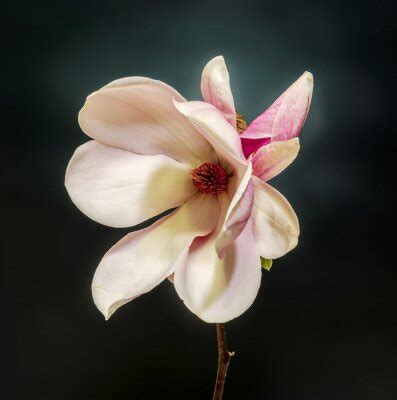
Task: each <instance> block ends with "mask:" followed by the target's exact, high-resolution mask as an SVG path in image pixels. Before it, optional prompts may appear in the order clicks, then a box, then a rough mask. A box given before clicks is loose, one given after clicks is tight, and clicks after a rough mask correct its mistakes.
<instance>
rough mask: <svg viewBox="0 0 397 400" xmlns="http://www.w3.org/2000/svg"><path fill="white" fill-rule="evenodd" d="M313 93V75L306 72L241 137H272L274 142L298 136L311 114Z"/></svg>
mask: <svg viewBox="0 0 397 400" xmlns="http://www.w3.org/2000/svg"><path fill="white" fill-rule="evenodd" d="M312 92H313V75H312V74H311V73H310V72H305V73H304V74H303V75H302V76H301V77H300V78H299V79H298V80H297V81H296V82H295V83H293V84H292V85H291V86H290V87H289V88H288V89H287V90H286V91H285V92H284V93H283V94H282V95H281V96H280V97H279V98H278V99H277V100H276V101H275V102H274V103H273V104H272V105H271V106H270V107H269V108H268V109H267V110H266V111H265V112H264V113H263V114H261V115H260V116H259V117H257V118H256V119H255V120H254V121H253V122H252V123H251V124H250V125H249V126H248V128H247V129H246V130H245V131H244V132H243V133H242V135H241V136H242V137H243V138H251V139H259V138H266V137H270V138H271V140H272V141H274V140H277V141H282V140H288V139H291V138H293V137H296V136H298V135H299V133H300V131H301V129H302V127H303V124H304V123H305V120H306V116H307V113H308V112H309V107H310V102H311V99H312ZM259 147H260V146H259V145H258V147H257V148H259Z"/></svg>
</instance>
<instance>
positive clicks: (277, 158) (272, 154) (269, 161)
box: [252, 138, 300, 182]
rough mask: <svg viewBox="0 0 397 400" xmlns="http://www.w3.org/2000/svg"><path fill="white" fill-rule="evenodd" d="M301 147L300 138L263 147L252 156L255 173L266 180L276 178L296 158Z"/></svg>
mask: <svg viewBox="0 0 397 400" xmlns="http://www.w3.org/2000/svg"><path fill="white" fill-rule="evenodd" d="M299 147H300V146H299V139H298V138H293V139H290V140H286V141H284V142H271V143H269V144H268V145H266V146H263V147H261V148H260V149H259V150H258V151H257V152H256V153H255V155H254V156H253V158H252V166H253V169H254V172H253V173H254V175H255V176H257V177H258V178H260V179H262V180H263V181H265V182H266V181H268V180H269V179H271V178H274V177H275V176H276V175H278V174H279V173H280V172H282V171H283V170H284V169H285V168H287V167H288V165H290V164H291V163H292V161H294V160H295V158H296V156H297V155H298V152H299Z"/></svg>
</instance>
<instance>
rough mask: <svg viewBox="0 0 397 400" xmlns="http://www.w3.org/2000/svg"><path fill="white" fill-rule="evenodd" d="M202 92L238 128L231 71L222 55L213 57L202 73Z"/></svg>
mask: <svg viewBox="0 0 397 400" xmlns="http://www.w3.org/2000/svg"><path fill="white" fill-rule="evenodd" d="M201 93H202V95H203V99H204V101H205V102H207V103H210V104H212V105H213V106H215V107H216V108H217V109H218V110H219V111H221V112H222V113H223V115H224V117H225V118H226V119H227V121H228V122H229V123H230V124H231V125H232V126H233V127H234V128H236V110H235V109H234V100H233V95H232V90H231V89H230V81H229V73H228V71H227V68H226V64H225V60H224V58H223V57H222V56H218V57H215V58H213V59H212V60H211V61H210V62H209V63H208V64H207V65H206V66H205V67H204V70H203V73H202V75H201Z"/></svg>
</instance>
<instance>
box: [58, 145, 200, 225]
mask: <svg viewBox="0 0 397 400" xmlns="http://www.w3.org/2000/svg"><path fill="white" fill-rule="evenodd" d="M65 186H66V188H67V190H68V193H69V195H70V197H71V199H72V201H73V203H74V204H75V205H76V206H77V207H78V208H79V209H80V210H81V211H82V212H83V213H84V214H86V215H87V216H88V217H90V218H91V219H93V220H94V221H97V222H99V223H101V224H104V225H108V226H112V227H116V228H122V227H127V226H133V225H136V224H139V223H140V222H142V221H145V220H146V219H148V218H151V217H154V216H156V215H158V214H160V213H162V212H163V211H166V210H169V209H170V208H174V207H177V206H179V205H181V204H183V203H184V202H185V201H186V200H187V199H189V197H191V196H192V195H193V194H194V193H195V192H196V188H195V187H194V185H193V183H192V179H191V175H190V169H189V168H187V167H185V166H184V165H183V164H182V163H180V162H178V161H175V160H173V159H172V158H169V157H167V156H163V155H160V154H159V155H141V154H134V153H131V152H129V151H125V150H121V149H117V148H115V147H110V146H106V145H104V144H101V143H98V142H96V141H94V140H92V141H90V142H88V143H85V144H83V145H82V146H80V147H79V148H78V149H77V150H76V151H75V153H74V155H73V157H72V159H71V160H70V162H69V165H68V168H67V170H66V177H65Z"/></svg>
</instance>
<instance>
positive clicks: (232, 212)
mask: <svg viewBox="0 0 397 400" xmlns="http://www.w3.org/2000/svg"><path fill="white" fill-rule="evenodd" d="M251 177H252V166H251V163H249V164H248V166H247V170H246V172H245V174H244V176H243V177H242V179H241V181H240V184H239V185H238V187H237V189H236V190H235V191H234V192H232V193H230V194H229V199H230V198H231V201H229V202H223V204H224V205H225V206H228V207H227V211H226V214H225V219H224V222H223V225H222V226H221V228H220V232H219V234H218V237H217V239H216V243H215V247H216V251H217V252H218V255H219V257H221V258H222V257H223V256H224V250H225V248H226V247H227V246H228V245H229V244H230V243H231V242H232V241H233V240H235V239H236V238H237V237H238V236H239V235H240V233H241V232H242V231H243V229H244V228H245V226H246V225H247V222H248V220H249V218H250V216H251V210H252V206H253V204H254V185H253V182H252V179H251ZM231 179H237V178H236V177H233V178H231ZM229 191H230V190H229ZM224 195H225V194H224ZM219 196H222V194H220V195H219Z"/></svg>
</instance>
